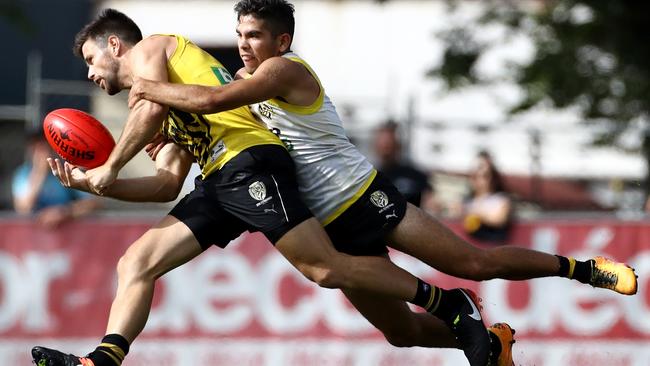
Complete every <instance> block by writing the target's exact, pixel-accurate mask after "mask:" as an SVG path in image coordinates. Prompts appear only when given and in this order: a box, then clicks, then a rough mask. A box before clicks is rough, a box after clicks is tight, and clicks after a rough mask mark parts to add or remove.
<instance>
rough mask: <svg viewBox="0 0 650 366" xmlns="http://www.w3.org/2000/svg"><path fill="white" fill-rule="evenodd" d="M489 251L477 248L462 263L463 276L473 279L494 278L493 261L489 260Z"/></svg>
mask: <svg viewBox="0 0 650 366" xmlns="http://www.w3.org/2000/svg"><path fill="white" fill-rule="evenodd" d="M489 257H490V252H489V251H487V250H479V251H477V252H475V253H474V255H472V256H471V257H470V258H468V259H467V260H464V261H463V263H462V270H463V276H462V277H463V278H466V279H468V280H473V281H485V280H489V279H492V278H494V276H493V273H494V270H495V268H494V265H495V264H494V263H492V261H490V258H489Z"/></svg>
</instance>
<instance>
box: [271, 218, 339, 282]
mask: <svg viewBox="0 0 650 366" xmlns="http://www.w3.org/2000/svg"><path fill="white" fill-rule="evenodd" d="M275 248H276V249H277V250H278V251H279V252H280V253H281V254H282V255H283V256H284V257H285V258H286V259H287V260H288V261H289V262H290V263H291V264H292V265H293V266H295V267H297V268H298V269H301V270H302V268H301V267H302V266H323V267H329V265H331V264H332V263H331V262H332V261H334V260H335V258H336V257H337V256H341V255H343V254H341V253H338V252H337V251H336V249H334V246H333V245H332V242H331V241H330V239H329V237H328V236H327V233H325V230H324V229H323V227H322V226H321V224H320V222H319V221H318V220H317V219H316V218H313V217H312V218H310V219H307V220H305V221H303V222H301V223H300V224H298V225H296V226H294V227H293V228H292V229H291V230H289V231H288V232H287V233H285V234H284V235H283V236H282V237H281V238H280V240H278V241H277V242H276V243H275Z"/></svg>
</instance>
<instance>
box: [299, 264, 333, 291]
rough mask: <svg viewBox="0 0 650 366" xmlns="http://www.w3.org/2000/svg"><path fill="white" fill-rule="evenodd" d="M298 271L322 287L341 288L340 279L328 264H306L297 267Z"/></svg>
mask: <svg viewBox="0 0 650 366" xmlns="http://www.w3.org/2000/svg"><path fill="white" fill-rule="evenodd" d="M299 270H300V272H301V273H302V274H303V275H304V276H305V277H307V278H308V279H309V280H310V281H312V282H314V283H316V284H317V285H318V286H320V287H323V288H341V286H342V283H341V282H342V281H341V280H340V276H339V275H338V273H337V271H336V270H334V269H333V268H331V267H329V266H322V265H318V266H313V265H306V266H301V267H299Z"/></svg>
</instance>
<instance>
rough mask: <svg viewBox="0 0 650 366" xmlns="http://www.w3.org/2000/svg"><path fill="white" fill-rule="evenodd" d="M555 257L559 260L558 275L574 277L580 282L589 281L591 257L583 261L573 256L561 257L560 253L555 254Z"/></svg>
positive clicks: (591, 264)
mask: <svg viewBox="0 0 650 366" xmlns="http://www.w3.org/2000/svg"><path fill="white" fill-rule="evenodd" d="M556 257H557V258H558V260H559V261H560V270H559V271H558V276H561V277H566V278H570V279H574V280H577V281H580V282H582V283H589V281H590V280H591V271H592V268H593V265H594V260H593V259H590V260H588V261H586V262H583V261H577V260H575V259H574V258H567V257H563V256H561V255H556Z"/></svg>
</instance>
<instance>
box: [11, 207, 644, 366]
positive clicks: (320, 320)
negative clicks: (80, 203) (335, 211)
mask: <svg viewBox="0 0 650 366" xmlns="http://www.w3.org/2000/svg"><path fill="white" fill-rule="evenodd" d="M152 223H153V221H151V220H144V219H140V220H135V221H134V220H109V219H96V220H86V221H80V222H76V223H72V224H68V225H66V226H64V227H62V228H61V229H58V230H54V231H53V230H45V229H41V228H39V227H37V226H34V225H33V224H32V223H31V222H29V221H25V220H4V221H0V233H2V234H1V235H0V291H1V292H0V359H4V360H14V361H15V362H14V363H9V364H23V363H24V362H25V360H26V361H27V362H29V358H28V350H29V348H30V347H31V346H32V345H33V344H36V343H39V344H43V343H45V345H48V346H60V347H64V348H65V350H66V351H68V352H76V353H84V352H88V351H89V350H90V349H89V348H88V347H91V346H93V345H94V344H95V343H96V342H97V341H98V340H99V339H100V338H101V336H102V335H103V334H104V331H105V326H106V320H107V314H108V310H109V309H110V305H111V301H112V297H113V294H114V291H115V286H116V273H115V266H116V264H117V261H118V259H119V258H120V256H121V255H122V254H123V253H124V251H125V250H126V248H127V247H128V246H129V245H130V244H131V243H132V242H133V241H135V240H136V239H137V238H138V237H139V236H140V235H142V234H143V233H144V232H145V231H146V230H147V229H148V227H149V226H150V225H151V224H152ZM451 226H452V227H453V226H454V225H453V224H451ZM511 242H512V244H516V245H520V246H524V247H530V248H535V249H538V250H542V251H547V252H551V253H559V254H563V255H571V256H575V257H576V258H587V257H591V256H593V255H595V254H604V255H607V256H609V257H613V258H616V259H617V260H620V261H625V262H628V263H630V264H631V265H632V266H633V267H635V268H636V270H637V273H638V274H639V278H640V288H639V294H638V295H636V296H632V297H624V296H620V295H616V294H614V293H612V292H610V291H606V290H602V289H593V288H591V287H589V286H585V285H581V284H579V283H576V282H575V281H569V280H566V279H560V278H546V279H537V280H533V281H526V282H509V281H503V280H492V281H485V282H481V283H475V282H471V281H465V280H459V279H455V278H452V277H449V276H446V275H444V274H441V273H439V272H437V271H435V270H434V269H432V268H430V267H428V266H426V265H423V264H422V263H420V262H418V261H416V260H414V259H413V258H410V257H407V256H405V255H403V254H401V253H397V252H393V253H392V254H391V257H392V258H393V259H394V260H395V261H396V262H397V263H398V264H399V265H400V266H402V267H405V268H407V269H409V270H410V271H411V272H412V273H413V274H415V275H417V276H418V277H421V278H424V279H426V280H428V281H430V282H431V283H434V284H436V285H439V286H442V287H457V286H463V287H470V288H472V289H474V290H476V291H477V292H478V294H479V295H480V296H481V297H482V298H483V306H484V315H485V317H486V319H487V321H488V322H496V321H507V322H508V323H510V324H511V325H512V326H513V327H514V328H515V329H517V339H518V343H517V344H516V348H515V360H516V361H517V363H518V364H523V365H528V364H531V365H532V364H535V365H630V366H637V365H650V353H649V352H650V350H649V349H650V347H648V346H650V311H649V308H648V306H649V305H648V304H649V299H648V296H647V291H646V288H647V286H646V284H647V281H646V280H645V279H646V278H647V275H648V272H650V223H644V222H619V221H614V220H611V221H607V220H601V221H572V222H559V221H532V222H524V223H520V224H518V225H517V227H516V228H515V231H514V233H513V236H512V240H511ZM152 350H154V351H153V352H152ZM594 360H596V361H597V362H596V361H594ZM25 364H26V363H25ZM151 364H156V365H170V366H171V365H174V366H176V365H178V366H182V365H195V364H210V365H231V364H237V365H241V364H245V365H282V366H285V365H296V366H298V365H379V364H381V365H406V364H408V365H420V364H422V365H425V364H427V365H431V364H437V365H462V364H466V362H465V361H463V358H462V353H460V352H459V351H453V350H429V349H424V348H417V349H397V348H394V347H392V346H390V345H389V344H388V343H387V342H386V341H385V340H384V339H383V337H382V336H381V334H379V333H378V332H377V331H375V330H374V329H373V328H372V327H371V326H370V325H369V323H367V322H366V321H365V320H364V319H363V318H362V317H361V316H360V315H359V314H358V313H357V312H356V311H355V310H354V309H353V308H352V307H351V306H350V305H349V304H348V303H347V302H346V300H345V299H344V298H343V296H342V295H341V294H340V293H339V292H338V291H336V290H326V289H320V288H318V287H317V286H315V285H313V284H312V283H309V282H308V281H307V280H305V279H304V278H302V276H301V275H300V274H299V273H298V272H297V271H296V270H295V269H293V268H292V267H291V266H290V265H289V264H288V262H287V261H286V260H285V259H284V258H282V257H281V256H280V255H279V254H278V253H277V252H276V251H275V250H274V249H273V247H272V245H270V244H269V243H268V242H267V241H266V240H264V238H263V237H262V236H260V235H258V234H246V235H243V236H242V237H240V238H239V239H238V240H236V241H235V242H233V243H231V244H230V245H229V246H228V247H227V248H226V249H219V248H216V247H215V248H211V249H209V250H208V251H207V252H205V253H203V254H202V255H201V256H199V257H198V258H196V259H195V260H193V261H192V262H190V263H188V264H187V265H185V266H183V267H181V268H178V269H176V270H174V271H172V272H170V273H168V274H167V275H165V276H163V277H162V278H161V279H160V280H159V281H158V284H157V287H156V296H155V300H154V306H153V309H152V311H151V314H150V317H149V321H148V323H147V326H146V328H145V330H144V332H143V334H142V337H141V338H139V339H138V341H137V342H136V343H135V344H134V345H133V351H132V354H130V355H129V358H128V361H127V362H126V363H125V365H126V366H129V365H151Z"/></svg>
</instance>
